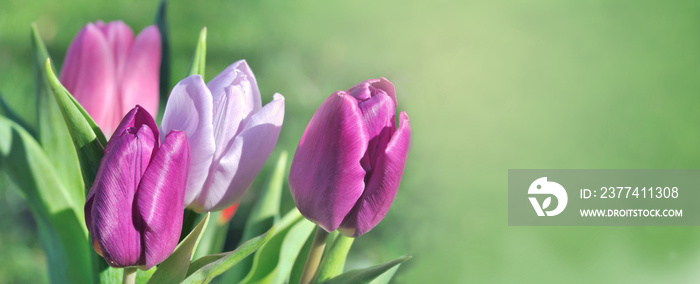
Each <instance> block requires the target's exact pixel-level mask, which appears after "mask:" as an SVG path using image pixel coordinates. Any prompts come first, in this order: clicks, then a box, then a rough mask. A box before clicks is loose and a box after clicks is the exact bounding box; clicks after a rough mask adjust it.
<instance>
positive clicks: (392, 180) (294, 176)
mask: <svg viewBox="0 0 700 284" xmlns="http://www.w3.org/2000/svg"><path fill="white" fill-rule="evenodd" d="M396 106H397V102H396V95H395V92H394V85H392V84H391V82H389V81H388V80H386V79H384V78H382V79H379V80H377V79H372V80H367V81H365V82H362V83H360V84H358V85H356V86H354V87H352V88H350V89H349V90H347V91H338V92H335V93H334V94H333V95H331V96H330V97H329V98H328V99H326V101H325V102H323V104H321V106H320V107H319V108H318V110H316V113H314V115H313V117H312V118H311V121H310V122H309V125H308V126H307V127H306V131H305V132H304V135H303V136H302V137H301V141H300V142H299V147H298V148H297V150H296V154H295V155H294V160H293V161H292V167H291V169H290V173H289V189H290V190H291V193H292V197H293V198H294V202H295V203H296V206H297V208H299V211H300V212H301V214H302V215H304V217H306V218H307V219H309V220H311V221H312V222H314V223H316V224H318V225H319V226H321V227H322V228H323V229H325V230H326V231H328V232H332V231H335V230H336V229H339V230H340V232H341V233H343V234H344V235H346V236H350V237H357V236H360V235H362V234H364V233H366V232H368V231H369V230H371V229H372V228H374V226H376V225H377V224H378V223H379V222H380V221H381V220H382V219H383V218H384V216H385V215H386V213H387V212H388V211H389V207H391V204H392V202H393V201H394V197H395V196H396V192H397V190H398V188H399V183H400V182H401V176H402V175H403V170H404V166H405V165H406V158H407V156H408V149H409V147H410V142H411V138H410V135H411V126H410V124H409V120H408V114H406V112H401V114H400V115H399V121H400V123H399V127H398V129H397V128H396V118H395V109H396Z"/></svg>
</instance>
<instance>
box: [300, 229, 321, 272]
mask: <svg viewBox="0 0 700 284" xmlns="http://www.w3.org/2000/svg"><path fill="white" fill-rule="evenodd" d="M327 238H328V232H326V230H324V229H323V228H321V227H320V226H319V227H317V228H316V235H315V236H314V243H313V244H311V250H309V258H307V259H306V265H305V266H304V272H302V273H301V280H299V283H300V284H309V283H311V280H313V279H314V275H316V270H318V264H319V263H321V256H323V249H325V248H326V239H327Z"/></svg>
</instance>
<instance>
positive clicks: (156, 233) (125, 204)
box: [85, 106, 190, 270]
mask: <svg viewBox="0 0 700 284" xmlns="http://www.w3.org/2000/svg"><path fill="white" fill-rule="evenodd" d="M189 162H190V148H189V143H188V140H187V136H186V135H185V133H184V132H181V131H172V132H170V133H169V134H168V135H167V136H165V139H164V141H163V143H162V144H161V143H159V132H158V128H157V127H156V124H155V122H154V121H153V117H151V115H150V114H149V113H148V112H147V111H146V110H145V109H143V108H141V107H140V106H136V107H135V108H134V109H132V110H131V111H130V112H129V113H128V114H127V115H126V116H125V117H124V120H122V122H121V124H120V125H119V126H118V127H117V129H116V131H115V133H114V135H113V136H112V138H111V139H110V140H109V142H108V143H107V147H106V149H105V155H104V157H103V158H102V161H101V163H100V168H99V170H98V172H97V176H96V178H95V182H94V183H93V185H92V188H91V190H90V193H89V194H88V198H87V202H86V203H85V224H86V225H87V228H88V231H89V232H90V233H91V234H92V238H93V243H94V246H95V250H96V251H97V252H98V253H99V254H100V255H102V256H103V257H104V259H105V260H106V261H107V263H108V264H109V265H110V266H113V267H138V268H140V269H144V270H146V269H149V268H151V267H153V266H154V265H156V264H158V263H160V262H162V261H163V260H165V259H166V258H167V257H168V256H169V255H170V254H171V253H172V252H173V250H174V249H175V246H176V245H177V242H178V240H179V238H180V230H181V229H182V218H183V212H184V211H183V210H184V196H185V186H186V184H187V166H188V165H189Z"/></svg>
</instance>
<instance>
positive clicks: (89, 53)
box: [60, 21, 161, 137]
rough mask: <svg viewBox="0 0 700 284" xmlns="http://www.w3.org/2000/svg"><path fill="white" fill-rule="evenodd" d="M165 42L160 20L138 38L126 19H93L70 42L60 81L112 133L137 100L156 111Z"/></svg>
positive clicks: (152, 111)
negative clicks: (162, 36)
mask: <svg viewBox="0 0 700 284" xmlns="http://www.w3.org/2000/svg"><path fill="white" fill-rule="evenodd" d="M160 47H161V40H160V33H159V32H158V28H157V27H156V26H149V27H146V28H145V29H143V31H141V33H140V34H139V35H138V36H137V37H136V38H135V39H134V34H133V32H132V31H131V28H129V26H127V25H126V24H125V23H124V22H121V21H114V22H110V23H107V24H105V23H103V22H101V21H98V22H97V23H94V24H93V23H88V24H87V25H86V26H85V27H84V28H83V29H82V30H81V31H80V33H78V35H77V36H76V37H75V39H73V42H72V43H71V44H70V47H69V48H68V53H67V54H66V58H65V60H64V63H63V68H62V69H61V78H60V80H61V83H63V86H65V87H66V89H67V90H68V91H69V92H70V93H71V94H73V96H74V97H75V99H76V100H78V102H79V103H80V104H81V105H82V106H83V108H85V110H86V111H87V112H88V114H90V116H91V117H92V118H93V119H94V120H95V122H97V125H98V126H100V128H101V129H102V131H103V132H104V133H105V135H107V137H109V135H111V134H112V132H113V131H114V129H115V128H116V127H117V125H119V122H120V121H121V118H122V117H123V116H124V115H125V114H126V112H127V111H129V110H130V109H131V108H133V107H134V105H136V104H139V105H141V106H143V107H144V108H145V109H146V110H148V111H149V112H150V113H157V111H158V87H159V81H158V78H159V72H160V69H159V68H160V53H161V48H160Z"/></svg>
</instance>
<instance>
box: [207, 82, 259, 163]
mask: <svg viewBox="0 0 700 284" xmlns="http://www.w3.org/2000/svg"><path fill="white" fill-rule="evenodd" d="M245 89H246V88H245V87H242V86H240V85H233V86H229V87H226V88H225V90H224V92H223V93H221V94H219V95H214V112H213V116H214V117H213V120H214V121H213V125H214V143H215V144H216V151H215V153H214V159H219V158H221V157H222V156H223V155H224V154H226V150H227V148H228V146H229V144H230V143H231V141H233V139H234V138H235V137H236V135H238V134H239V133H240V132H241V131H242V130H243V129H244V128H245V126H246V124H247V123H248V121H249V119H250V117H251V116H252V114H253V105H252V102H251V101H250V94H247V93H246V91H245Z"/></svg>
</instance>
